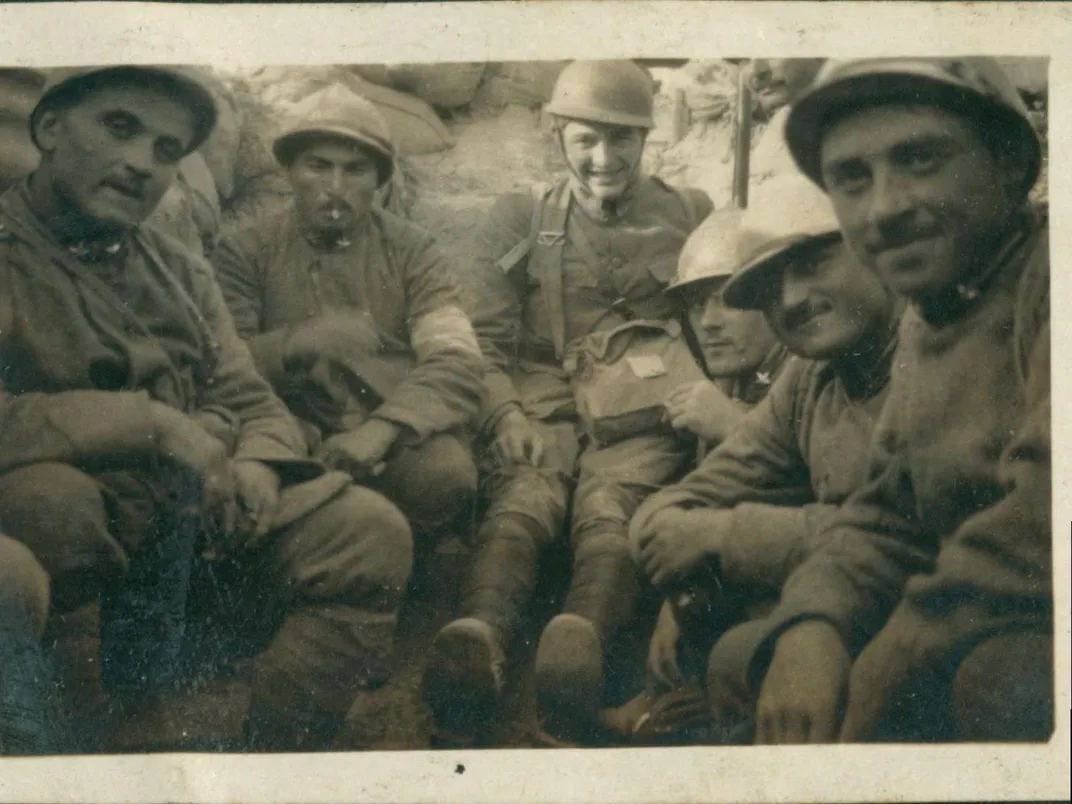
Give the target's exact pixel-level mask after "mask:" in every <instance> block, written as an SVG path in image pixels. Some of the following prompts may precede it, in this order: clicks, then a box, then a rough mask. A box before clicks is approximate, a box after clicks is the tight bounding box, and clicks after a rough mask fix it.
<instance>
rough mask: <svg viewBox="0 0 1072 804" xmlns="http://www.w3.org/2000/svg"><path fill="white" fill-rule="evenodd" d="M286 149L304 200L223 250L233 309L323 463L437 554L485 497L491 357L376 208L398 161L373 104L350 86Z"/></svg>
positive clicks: (424, 249)
mask: <svg viewBox="0 0 1072 804" xmlns="http://www.w3.org/2000/svg"><path fill="white" fill-rule="evenodd" d="M273 150H274V153H275V157H276V159H277V161H278V162H279V164H280V165H281V166H282V167H283V168H284V170H285V171H286V175H287V179H288V181H289V182H290V186H291V189H292V190H293V192H294V197H293V199H292V201H291V203H290V204H289V205H288V206H287V207H286V208H284V209H283V210H281V211H278V212H269V213H265V214H261V215H257V216H256V217H254V218H253V219H251V220H248V221H245V222H243V223H242V224H240V226H239V227H238V228H237V229H236V230H235V231H232V232H230V233H228V234H227V235H225V236H224V237H223V238H221V241H220V243H219V245H218V247H217V249H216V251H215V252H214V254H213V257H212V260H213V263H214V265H215V267H216V271H217V273H218V275H219V279H220V284H221V285H222V287H223V293H224V298H225V299H226V300H227V305H228V307H229V308H230V310H231V314H232V315H233V316H234V320H235V326H236V327H237V328H238V333H239V335H241V336H242V337H243V338H245V339H246V341H247V342H248V343H249V347H250V351H251V352H252V353H253V358H254V360H255V361H256V363H257V367H258V368H259V369H260V371H261V373H262V374H263V375H264V376H265V377H266V378H267V379H268V380H269V382H271V383H272V385H273V387H274V388H275V389H276V391H277V392H278V393H279V394H280V396H282V398H283V399H284V401H286V402H287V404H288V405H289V407H290V409H291V411H292V412H293V413H294V414H295V415H296V416H298V418H299V419H300V420H301V421H302V422H303V425H304V427H305V431H306V434H307V436H308V438H309V439H310V441H311V442H312V444H313V445H314V447H317V451H318V454H319V455H320V456H321V457H322V458H323V459H324V460H325V461H326V462H327V463H328V465H330V466H332V467H335V468H339V469H344V470H346V471H348V472H350V474H351V475H352V476H353V477H354V479H355V480H356V481H357V482H360V483H362V484H364V485H367V486H369V487H371V488H375V489H377V490H379V491H382V492H383V493H384V494H385V495H386V496H387V497H388V498H390V499H391V500H392V501H393V502H395V503H396V504H397V505H398V506H399V507H400V508H401V509H402V510H403V512H404V513H405V514H406V516H407V517H408V518H409V520H410V523H411V524H412V525H413V528H414V532H415V535H416V537H417V539H418V548H419V549H420V550H421V551H422V552H423V551H426V550H428V549H430V548H431V547H432V546H433V545H434V544H435V542H436V541H437V540H438V539H439V538H441V537H442V536H444V535H445V534H448V533H451V532H457V531H458V530H461V529H462V528H463V527H464V522H465V521H466V515H467V513H468V512H469V506H470V504H471V502H472V498H473V496H474V494H475V491H476V467H475V465H474V462H473V457H472V452H471V449H470V446H469V436H468V428H469V425H470V424H471V423H472V422H473V421H474V419H475V417H476V415H477V412H478V409H479V405H480V399H481V394H482V391H483V386H482V385H481V380H482V378H483V358H482V356H481V354H480V349H479V347H478V345H477V342H476V337H475V335H474V334H473V330H472V327H471V326H470V323H469V319H468V318H467V317H466V315H465V313H464V312H463V311H462V309H461V307H460V302H459V298H458V286H457V280H456V277H455V275H454V274H453V272H452V271H453V267H452V266H450V265H448V264H447V262H446V259H445V257H444V256H443V254H442V252H441V251H440V250H439V248H438V247H437V246H436V244H435V242H434V241H433V239H432V237H431V236H430V235H429V234H428V233H426V232H424V231H423V230H422V229H420V228H419V227H417V226H416V225H414V224H411V223H409V222H407V221H405V220H402V219H401V218H399V217H397V216H395V215H393V214H391V213H390V212H387V211H386V210H384V209H382V208H380V207H378V206H377V205H376V204H375V203H374V197H375V193H376V191H377V189H378V188H380V187H382V186H383V185H384V184H385V183H386V182H387V181H388V180H389V179H390V177H391V174H392V172H393V171H394V168H395V164H394V155H395V148H394V144H393V142H392V140H391V137H390V133H389V132H388V128H387V124H386V122H385V121H384V119H383V117H382V115H381V114H380V113H379V111H378V110H377V109H376V107H375V106H373V105H372V104H371V103H370V102H369V101H367V100H365V99H364V98H361V97H359V96H357V95H355V94H354V93H353V92H351V91H350V90H349V89H347V88H346V87H344V86H342V85H340V84H335V85H332V86H329V87H327V88H325V89H323V90H320V91H318V92H316V93H314V94H312V95H310V96H309V97H308V98H306V99H305V100H304V101H302V102H300V103H299V104H297V105H296V106H295V108H294V109H293V110H292V111H291V113H290V114H289V117H288V119H287V121H286V126H285V130H284V131H283V133H282V134H281V135H280V136H279V137H278V138H276V140H275V143H274V146H273Z"/></svg>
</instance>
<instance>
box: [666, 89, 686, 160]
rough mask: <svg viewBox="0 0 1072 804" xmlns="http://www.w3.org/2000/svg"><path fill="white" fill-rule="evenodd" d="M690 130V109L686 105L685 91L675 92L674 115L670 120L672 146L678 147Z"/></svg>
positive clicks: (677, 90)
mask: <svg viewBox="0 0 1072 804" xmlns="http://www.w3.org/2000/svg"><path fill="white" fill-rule="evenodd" d="M688 130H689V107H688V105H686V103H685V90H683V89H675V90H674V107H673V115H672V116H671V118H670V145H671V146H674V145H677V144H678V143H679V142H681V141H682V140H683V139H684V138H685V134H686V132H687V131H688Z"/></svg>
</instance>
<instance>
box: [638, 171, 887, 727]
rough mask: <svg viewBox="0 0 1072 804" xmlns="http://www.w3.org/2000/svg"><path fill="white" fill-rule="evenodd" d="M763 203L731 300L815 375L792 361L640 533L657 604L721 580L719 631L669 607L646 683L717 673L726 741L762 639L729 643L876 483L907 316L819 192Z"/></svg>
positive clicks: (649, 510) (752, 214)
mask: <svg viewBox="0 0 1072 804" xmlns="http://www.w3.org/2000/svg"><path fill="white" fill-rule="evenodd" d="M753 201H754V203H753V205H752V206H750V207H749V208H748V211H747V212H746V213H745V215H744V220H743V222H742V226H741V236H740V247H741V253H742V254H743V255H744V258H743V262H742V264H741V267H740V269H739V270H738V271H737V272H736V274H735V275H734V276H733V278H731V279H730V280H729V282H728V283H726V285H725V287H724V289H723V291H722V299H723V302H724V303H725V304H726V305H727V306H729V307H733V308H736V309H742V310H762V311H763V314H764V315H765V316H766V318H767V320H768V322H769V323H770V326H771V328H772V329H773V330H774V332H776V333H777V335H778V338H779V340H780V341H781V342H782V343H783V344H785V345H786V347H788V348H789V350H790V351H791V352H792V353H793V354H795V355H797V356H798V358H802V359H794V360H790V361H789V362H788V364H787V366H786V367H785V370H784V371H783V373H782V375H781V376H780V377H779V378H778V380H777V381H776V382H775V383H774V385H773V386H772V388H771V390H770V393H769V394H768V395H767V397H766V399H765V400H764V401H763V402H762V403H761V404H760V405H758V406H757V407H756V408H755V410H753V412H752V413H751V414H750V415H749V416H747V417H745V418H744V420H743V421H742V422H741V424H740V425H739V426H738V427H737V428H736V429H735V430H734V431H733V432H732V433H731V434H730V435H729V436H728V437H727V439H726V440H725V441H723V442H722V444H721V445H720V446H719V447H718V448H717V449H715V450H714V451H713V452H712V453H710V454H709V455H708V456H707V458H706V459H705V460H704V462H703V463H702V464H701V466H700V467H699V468H698V469H697V470H696V471H695V472H692V473H691V474H690V475H688V476H687V477H686V478H685V479H684V480H682V481H681V482H680V483H678V484H675V485H673V486H670V487H669V488H666V489H664V490H662V491H660V492H658V493H656V494H655V495H653V496H652V497H650V498H649V499H648V500H647V501H646V502H645V503H644V504H643V505H642V506H641V507H640V509H639V510H638V511H637V514H636V516H635V517H634V518H633V522H632V524H631V525H630V538H631V539H632V541H633V544H634V549H635V551H636V555H637V557H638V559H639V561H640V563H641V565H642V566H643V568H644V571H645V573H646V574H647V576H648V577H649V578H650V579H651V581H652V583H653V584H654V585H655V586H656V587H657V588H661V589H671V588H673V587H674V586H676V585H679V584H680V582H681V580H682V579H684V578H688V577H689V576H690V575H693V574H695V573H697V572H698V571H699V570H702V569H703V568H704V565H705V564H708V565H710V566H713V567H715V570H714V575H715V578H714V580H715V581H716V582H717V584H718V586H717V587H716V588H715V589H706V590H704V591H705V592H706V593H707V594H709V595H710V596H712V597H713V598H714V601H713V602H714V610H713V611H712V612H711V616H709V617H706V618H693V619H694V620H696V621H695V622H688V621H686V622H679V621H678V619H677V618H676V617H675V610H674V607H673V605H672V600H671V601H668V602H667V603H666V604H664V606H663V611H662V613H661V615H660V619H659V625H658V626H657V629H656V633H655V636H654V638H653V639H652V644H651V651H650V659H649V672H650V674H651V676H652V680H653V682H654V684H653V688H654V691H655V692H657V693H658V692H665V691H667V690H671V689H674V688H675V687H677V686H679V685H682V684H684V683H685V682H686V680H693V681H695V680H696V679H697V678H698V677H702V676H703V673H704V670H705V668H706V669H707V674H708V676H709V677H712V678H713V680H712V681H711V682H709V683H708V684H707V690H706V692H707V699H708V707H709V708H708V710H707V711H709V712H713V713H714V715H715V718H716V720H717V721H719V725H720V726H722V727H724V728H727V729H728V728H732V727H733V726H736V725H737V723H735V722H734V715H736V712H735V711H734V709H733V707H732V703H733V700H734V699H733V698H730V700H729V702H728V703H727V701H726V700H724V699H723V696H724V695H725V694H726V690H725V689H724V685H722V684H721V683H720V680H721V679H722V678H723V677H727V676H728V677H730V678H735V677H736V676H739V675H740V667H741V664H742V661H747V660H749V659H750V658H751V651H750V650H748V644H749V639H750V638H751V637H753V636H754V635H755V634H756V633H757V628H756V627H755V626H754V625H753V624H752V623H751V622H745V623H744V624H742V625H737V626H736V627H734V628H732V629H731V630H729V631H728V632H727V631H726V629H727V628H729V627H730V626H734V625H735V623H737V622H740V621H741V620H742V619H744V620H747V619H748V618H749V617H750V616H755V614H756V612H758V611H761V610H762V609H764V608H766V609H767V610H769V609H770V608H771V606H772V605H773V603H774V602H775V601H776V600H777V595H778V591H779V590H780V588H781V586H782V584H783V583H784V582H785V579H786V577H787V576H788V575H789V574H790V573H791V572H792V570H793V569H794V568H795V567H796V566H798V565H799V564H800V563H801V562H802V561H803V560H804V559H805V558H806V557H807V556H808V555H810V554H811V553H813V552H815V550H816V549H817V547H818V545H819V544H821V542H819V541H818V539H819V538H820V536H821V534H822V531H821V528H819V523H820V522H821V521H822V520H823V518H824V517H826V516H828V515H829V514H830V513H831V512H832V511H833V510H835V509H836V507H837V506H838V505H840V504H841V503H842V502H843V501H844V500H845V499H846V498H847V497H848V496H849V494H851V493H852V491H853V490H854V489H855V488H856V487H857V486H859V485H861V484H862V483H863V481H864V479H865V477H866V472H867V466H868V464H867V461H868V456H869V448H870V444H871V435H872V430H873V428H874V425H875V422H876V420H877V419H878V416H879V412H880V410H881V408H882V404H883V402H884V401H885V398H886V393H887V388H888V379H889V372H890V360H891V357H892V354H893V349H894V345H895V342H896V338H895V334H896V327H897V322H898V320H899V316H900V310H901V304H900V303H899V302H898V301H897V300H896V299H895V298H894V296H893V294H892V293H890V292H889V291H888V290H887V289H886V288H885V287H883V285H882V283H881V282H880V280H879V278H878V276H877V275H876V274H875V273H874V272H873V271H871V270H870V269H869V268H867V267H865V266H863V265H862V264H861V263H860V262H859V261H858V260H857V259H856V257H855V256H854V255H853V254H852V252H851V251H849V249H848V248H847V247H846V246H845V245H844V243H843V242H842V240H841V234H840V232H839V231H838V222H837V218H836V217H835V216H834V211H833V209H832V208H831V206H830V203H829V200H828V199H827V198H825V197H824V196H823V195H822V193H821V192H820V191H819V190H818V189H817V188H815V186H814V185H812V184H811V182H809V181H808V180H807V179H806V178H804V177H803V176H801V175H800V174H794V175H789V176H784V177H780V178H777V179H773V180H771V181H770V182H768V183H766V184H765V185H763V187H762V188H761V190H760V191H759V192H758V193H757V194H756V196H755V198H754V199H753ZM761 625H762V621H760V626H761ZM689 626H691V630H692V632H691V633H690V632H689ZM758 633H760V634H763V633H764V632H763V631H762V628H759V629H758ZM712 648H713V650H712ZM709 654H710V656H709ZM679 656H680V661H679ZM690 665H691V666H690ZM733 671H736V672H733ZM652 710H653V711H655V712H658V711H659V707H658V705H654V706H653V707H652ZM659 725H660V724H658V723H654V722H653V723H650V724H649V728H656V727H658V726H659Z"/></svg>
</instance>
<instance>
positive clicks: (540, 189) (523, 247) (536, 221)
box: [495, 182, 554, 274]
mask: <svg viewBox="0 0 1072 804" xmlns="http://www.w3.org/2000/svg"><path fill="white" fill-rule="evenodd" d="M553 189H554V186H553V185H551V184H547V183H546V182H538V183H536V184H534V185H532V200H533V207H532V220H531V222H530V223H529V233H528V236H527V237H526V238H525V239H524V240H520V241H518V242H517V243H516V244H515V245H514V247H513V248H512V249H510V250H509V251H508V252H506V254H504V255H503V256H502V257H500V258H499V259H498V260H496V262H495V265H496V266H497V267H498V269H499V270H500V271H502V272H503V273H504V274H508V273H510V272H511V271H512V270H514V268H516V267H517V266H518V264H520V262H521V261H522V260H523V259H525V257H527V256H528V255H529V253H530V252H531V251H532V248H533V246H534V245H536V239H537V237H538V236H539V233H540V224H541V223H542V221H543V209H544V206H545V205H546V202H547V197H548V196H549V195H550V194H551V191H552V190H553Z"/></svg>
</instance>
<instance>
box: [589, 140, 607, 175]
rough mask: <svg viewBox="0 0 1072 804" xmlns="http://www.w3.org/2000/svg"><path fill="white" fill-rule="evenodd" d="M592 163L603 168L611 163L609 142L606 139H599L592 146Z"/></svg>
mask: <svg viewBox="0 0 1072 804" xmlns="http://www.w3.org/2000/svg"><path fill="white" fill-rule="evenodd" d="M591 156H592V165H593V166H595V167H597V168H605V167H607V166H608V165H610V163H611V148H610V143H608V142H607V141H606V140H600V141H599V142H598V143H596V145H595V146H594V147H593V148H592V151H591Z"/></svg>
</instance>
